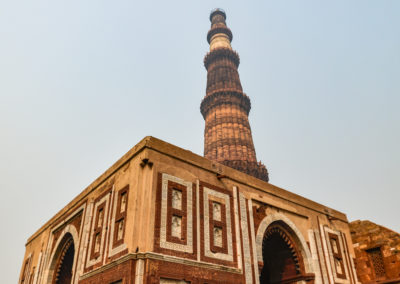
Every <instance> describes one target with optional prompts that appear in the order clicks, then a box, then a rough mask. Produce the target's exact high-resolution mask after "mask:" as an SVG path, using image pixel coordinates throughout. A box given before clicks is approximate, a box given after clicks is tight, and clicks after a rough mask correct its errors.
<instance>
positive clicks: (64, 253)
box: [51, 233, 75, 284]
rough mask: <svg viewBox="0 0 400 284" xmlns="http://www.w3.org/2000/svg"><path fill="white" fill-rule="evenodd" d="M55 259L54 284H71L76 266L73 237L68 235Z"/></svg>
mask: <svg viewBox="0 0 400 284" xmlns="http://www.w3.org/2000/svg"><path fill="white" fill-rule="evenodd" d="M57 251H58V253H57V255H56V259H55V261H56V262H55V269H54V274H53V279H52V282H51V283H52V284H70V283H71V281H72V267H73V265H74V256H75V245H74V239H73V238H72V235H71V234H69V233H67V234H66V235H65V236H64V238H63V240H62V241H61V243H60V245H59V247H58V249H57Z"/></svg>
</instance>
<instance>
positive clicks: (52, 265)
mask: <svg viewBox="0 0 400 284" xmlns="http://www.w3.org/2000/svg"><path fill="white" fill-rule="evenodd" d="M67 234H70V235H71V236H72V241H73V243H74V246H75V252H74V263H73V265H72V279H74V276H75V273H74V272H75V268H76V265H77V256H78V251H79V250H78V249H77V248H78V244H79V235H78V231H77V230H76V228H75V226H73V225H71V224H69V225H67V226H66V227H65V228H64V229H63V230H62V233H61V234H60V237H59V238H58V240H57V242H56V244H55V246H54V249H53V251H52V252H51V255H50V258H49V259H50V262H49V264H48V266H47V269H46V277H45V278H44V279H46V282H45V283H51V282H52V280H53V277H54V273H55V269H56V265H57V260H58V258H59V257H60V254H61V253H62V249H63V247H64V242H65V241H68V240H66V238H65V237H66V235H67ZM72 283H73V282H72Z"/></svg>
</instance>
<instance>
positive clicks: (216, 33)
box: [207, 9, 232, 51]
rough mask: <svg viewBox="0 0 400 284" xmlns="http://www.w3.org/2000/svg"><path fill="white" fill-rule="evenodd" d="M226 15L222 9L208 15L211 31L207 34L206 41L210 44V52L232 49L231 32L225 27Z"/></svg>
mask: <svg viewBox="0 0 400 284" xmlns="http://www.w3.org/2000/svg"><path fill="white" fill-rule="evenodd" d="M225 20H226V14H225V12H224V10H222V9H215V10H213V11H212V12H211V14H210V21H211V29H210V30H209V31H208V34H207V41H208V43H209V44H210V51H211V50H214V49H216V48H220V47H224V48H229V49H232V47H231V41H232V32H231V30H230V29H229V28H228V27H227V26H226V22H225Z"/></svg>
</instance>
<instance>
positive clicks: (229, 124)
mask: <svg viewBox="0 0 400 284" xmlns="http://www.w3.org/2000/svg"><path fill="white" fill-rule="evenodd" d="M210 20H211V29H210V30H209V31H208V34H207V40H208V43H209V44H210V52H209V53H208V54H207V55H206V57H205V58H204V66H205V67H206V69H207V71H208V74H207V90H206V96H205V98H204V99H203V101H202V103H201V107H200V109H201V114H202V115H203V117H204V120H205V122H206V126H205V130H204V156H205V157H206V158H207V159H210V160H213V161H217V162H219V163H221V164H224V165H226V166H228V167H232V168H234V169H237V170H239V171H242V172H244V173H247V174H249V175H252V176H255V177H257V178H259V179H262V180H265V181H268V180H269V178H268V172H267V169H266V168H265V166H264V165H263V164H262V163H261V162H257V158H256V151H255V149H254V144H253V138H252V135H251V129H250V124H249V119H248V115H249V112H250V107H251V105H250V99H249V97H248V96H246V94H245V93H243V89H242V85H241V83H240V78H239V73H238V70H237V69H238V66H239V61H240V60H239V55H238V54H237V53H236V52H235V51H233V50H232V47H231V41H232V32H231V30H230V29H229V28H228V27H227V26H226V23H225V20H226V15H225V12H224V11H222V10H221V9H216V10H214V11H213V12H212V13H211V15H210Z"/></svg>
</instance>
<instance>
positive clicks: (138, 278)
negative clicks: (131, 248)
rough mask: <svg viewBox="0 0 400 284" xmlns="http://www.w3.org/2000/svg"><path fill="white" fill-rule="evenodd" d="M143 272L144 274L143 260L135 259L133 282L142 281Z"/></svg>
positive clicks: (137, 283)
mask: <svg viewBox="0 0 400 284" xmlns="http://www.w3.org/2000/svg"><path fill="white" fill-rule="evenodd" d="M143 274H144V260H143V259H138V260H137V261H136V272H135V284H142V283H143Z"/></svg>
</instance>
